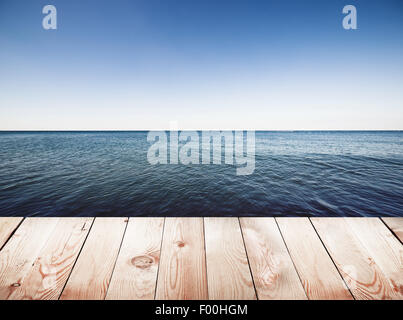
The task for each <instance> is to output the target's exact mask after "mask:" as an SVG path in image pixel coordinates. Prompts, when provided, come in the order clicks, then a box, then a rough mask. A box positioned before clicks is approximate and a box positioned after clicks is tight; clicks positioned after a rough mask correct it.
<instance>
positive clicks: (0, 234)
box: [0, 218, 22, 249]
mask: <svg viewBox="0 0 403 320" xmlns="http://www.w3.org/2000/svg"><path fill="white" fill-rule="evenodd" d="M21 221H22V218H0V249H1V248H2V247H3V245H4V244H5V243H6V242H7V240H8V239H9V238H10V236H11V234H12V233H13V232H14V230H15V229H17V227H18V225H19V224H20V223H21Z"/></svg>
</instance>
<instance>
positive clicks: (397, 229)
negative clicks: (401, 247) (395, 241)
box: [382, 218, 403, 243]
mask: <svg viewBox="0 0 403 320" xmlns="http://www.w3.org/2000/svg"><path fill="white" fill-rule="evenodd" d="M382 220H383V221H384V222H385V223H386V225H387V226H388V227H389V228H390V229H391V230H392V231H393V232H394V233H395V235H396V236H397V237H398V238H399V239H400V241H401V242H402V243H403V218H382Z"/></svg>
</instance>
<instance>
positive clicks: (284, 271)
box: [240, 218, 307, 300]
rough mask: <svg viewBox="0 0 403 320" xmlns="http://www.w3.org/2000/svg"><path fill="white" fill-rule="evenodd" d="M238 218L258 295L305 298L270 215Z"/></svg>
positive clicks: (262, 298)
mask: <svg viewBox="0 0 403 320" xmlns="http://www.w3.org/2000/svg"><path fill="white" fill-rule="evenodd" d="M240 222H241V228H242V233H243V236H244V240H245V247H246V251H247V253H248V258H249V264H250V267H251V270H252V275H253V280H254V283H255V287H256V291H257V295H258V298H259V299H260V300H272V299H277V300H284V299H286V300H290V299H306V298H307V297H306V295H305V291H304V288H303V287H302V284H301V281H300V280H299V277H298V274H297V272H296V270H295V267H294V264H293V262H292V260H291V258H290V255H289V254H288V251H287V247H286V246H285V243H284V241H283V238H282V237H281V234H280V231H279V229H278V226H277V223H276V221H275V220H274V218H241V219H240Z"/></svg>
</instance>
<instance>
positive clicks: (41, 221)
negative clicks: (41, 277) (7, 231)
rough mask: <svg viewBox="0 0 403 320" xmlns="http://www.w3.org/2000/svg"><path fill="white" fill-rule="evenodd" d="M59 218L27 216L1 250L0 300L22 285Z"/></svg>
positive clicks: (6, 297)
mask: <svg viewBox="0 0 403 320" xmlns="http://www.w3.org/2000/svg"><path fill="white" fill-rule="evenodd" d="M59 220H60V219H59V218H27V219H25V220H24V221H23V222H22V224H21V226H20V227H19V228H18V229H17V230H16V232H15V233H14V234H13V236H12V237H11V239H10V240H9V241H8V242H7V244H6V245H5V246H4V248H3V250H1V251H0V300H6V299H8V298H9V297H10V296H11V295H12V294H13V292H14V291H15V290H16V289H17V288H18V287H20V286H21V285H22V283H23V282H24V278H25V277H26V275H27V274H28V273H29V271H30V270H31V268H32V264H33V263H34V262H35V259H36V258H37V257H38V254H39V252H40V250H41V249H42V247H43V245H44V244H45V242H46V240H47V239H48V238H49V235H50V234H51V232H52V231H53V230H54V228H55V227H56V225H57V223H58V222H59Z"/></svg>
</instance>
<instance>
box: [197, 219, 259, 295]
mask: <svg viewBox="0 0 403 320" xmlns="http://www.w3.org/2000/svg"><path fill="white" fill-rule="evenodd" d="M204 225H205V238H206V259H207V276H208V291H209V298H210V299H212V300H217V299H223V300H231V299H239V300H254V299H256V293H255V289H254V286H253V281H252V276H251V273H250V269H249V265H248V259H247V256H246V251H245V247H244V243H243V239H242V233H241V229H240V226H239V221H238V218H205V219H204Z"/></svg>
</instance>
